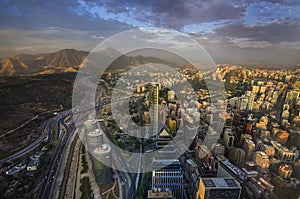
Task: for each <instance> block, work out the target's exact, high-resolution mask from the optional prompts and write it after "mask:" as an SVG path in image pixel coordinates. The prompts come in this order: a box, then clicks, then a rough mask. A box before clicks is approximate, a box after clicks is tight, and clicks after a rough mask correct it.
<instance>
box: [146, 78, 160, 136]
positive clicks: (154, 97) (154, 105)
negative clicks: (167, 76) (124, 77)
mask: <svg viewBox="0 0 300 199" xmlns="http://www.w3.org/2000/svg"><path fill="white" fill-rule="evenodd" d="M159 87H160V86H159V84H158V83H155V82H152V83H150V84H149V94H148V100H149V104H150V110H151V111H150V118H151V125H150V127H151V129H150V131H151V135H157V134H158V131H159V129H158V122H159V121H158V117H159V116H158V114H159V106H158V105H159Z"/></svg>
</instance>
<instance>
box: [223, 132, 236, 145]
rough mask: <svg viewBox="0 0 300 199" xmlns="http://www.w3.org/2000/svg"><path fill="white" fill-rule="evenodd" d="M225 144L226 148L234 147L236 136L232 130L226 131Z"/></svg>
mask: <svg viewBox="0 0 300 199" xmlns="http://www.w3.org/2000/svg"><path fill="white" fill-rule="evenodd" d="M224 143H225V146H226V147H233V145H234V134H233V132H232V130H231V129H230V128H226V129H225V131H224Z"/></svg>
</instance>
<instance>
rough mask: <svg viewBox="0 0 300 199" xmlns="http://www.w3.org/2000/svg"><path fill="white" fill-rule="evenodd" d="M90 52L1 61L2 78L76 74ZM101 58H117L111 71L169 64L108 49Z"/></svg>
mask: <svg viewBox="0 0 300 199" xmlns="http://www.w3.org/2000/svg"><path fill="white" fill-rule="evenodd" d="M88 54H89V52H85V51H78V50H74V49H64V50H60V51H57V52H54V53H44V54H37V55H28V54H20V55H17V56H14V57H11V58H3V59H0V76H21V75H25V76H28V75H37V74H54V73H65V72H76V71H78V69H79V68H80V67H81V65H82V63H83V61H84V60H85V58H86V57H87V55H88ZM97 56H99V57H100V58H105V57H106V58H107V57H110V58H111V57H116V56H118V57H119V58H118V59H116V60H115V61H114V62H113V63H112V64H111V65H110V69H128V67H129V66H137V65H141V64H146V63H161V64H167V62H166V61H164V60H162V59H159V58H155V57H151V56H149V57H148V56H147V57H144V56H141V55H133V56H127V55H121V54H120V53H119V52H118V51H117V50H115V49H112V48H107V49H105V50H103V51H100V52H97Z"/></svg>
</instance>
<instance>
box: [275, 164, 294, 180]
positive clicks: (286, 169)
mask: <svg viewBox="0 0 300 199" xmlns="http://www.w3.org/2000/svg"><path fill="white" fill-rule="evenodd" d="M292 173H293V168H292V166H291V165H288V164H283V165H281V166H280V167H279V170H278V174H279V176H280V177H281V178H283V179H290V178H291V176H292Z"/></svg>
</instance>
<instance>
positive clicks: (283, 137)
mask: <svg viewBox="0 0 300 199" xmlns="http://www.w3.org/2000/svg"><path fill="white" fill-rule="evenodd" d="M288 138H289V133H288V132H287V131H281V132H280V133H277V134H276V136H275V140H276V142H278V143H280V144H282V145H285V144H286V142H287V141H288Z"/></svg>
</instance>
